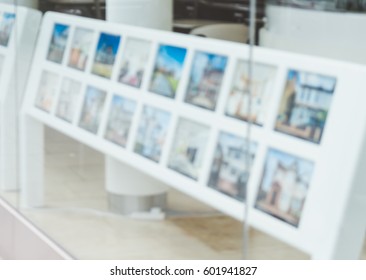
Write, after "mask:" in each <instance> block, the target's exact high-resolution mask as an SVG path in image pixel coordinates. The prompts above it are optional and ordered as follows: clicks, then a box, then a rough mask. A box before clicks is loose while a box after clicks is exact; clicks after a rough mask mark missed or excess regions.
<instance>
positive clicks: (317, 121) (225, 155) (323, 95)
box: [0, 24, 336, 227]
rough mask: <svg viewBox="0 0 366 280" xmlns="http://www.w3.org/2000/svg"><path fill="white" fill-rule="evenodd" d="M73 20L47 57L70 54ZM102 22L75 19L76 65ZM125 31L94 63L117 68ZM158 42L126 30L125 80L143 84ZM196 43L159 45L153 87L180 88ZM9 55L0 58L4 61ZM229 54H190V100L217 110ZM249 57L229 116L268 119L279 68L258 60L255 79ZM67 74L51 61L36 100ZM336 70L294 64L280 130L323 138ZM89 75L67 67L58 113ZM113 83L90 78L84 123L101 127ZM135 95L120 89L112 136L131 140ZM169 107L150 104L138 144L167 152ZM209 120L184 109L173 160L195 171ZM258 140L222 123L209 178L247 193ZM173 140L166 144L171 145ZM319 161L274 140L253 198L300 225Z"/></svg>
mask: <svg viewBox="0 0 366 280" xmlns="http://www.w3.org/2000/svg"><path fill="white" fill-rule="evenodd" d="M69 32H70V30H69V26H68V25H63V24H55V25H54V30H53V34H52V40H51V42H50V46H49V50H48V56H47V59H48V60H50V61H53V62H57V63H62V61H63V56H64V53H65V48H66V43H67V40H68V35H69ZM94 35H95V34H94V32H93V31H92V30H89V29H86V28H76V29H75V32H74V36H73V39H72V43H71V47H70V55H69V58H68V66H69V67H71V68H75V69H78V70H81V71H84V70H85V67H86V64H87V61H88V59H89V56H90V51H91V48H92V45H93V38H94ZM121 39H122V37H121V36H116V35H111V34H107V33H103V32H102V33H100V35H99V40H98V42H97V48H96V54H95V57H94V60H93V65H92V70H91V72H92V73H93V74H95V75H98V76H101V77H104V78H108V79H110V78H111V75H112V71H113V67H114V64H115V61H116V55H117V52H118V49H119V46H120V43H121ZM151 49H152V42H151V41H148V40H144V39H138V38H127V39H126V43H125V47H124V50H123V52H122V57H121V62H120V65H119V69H118V76H117V82H118V83H122V84H126V85H129V86H132V87H135V88H140V87H141V84H142V81H143V78H144V76H145V75H149V74H150V73H148V72H147V68H146V67H147V61H148V60H149V56H150V53H151ZM187 52H188V50H187V49H186V48H180V47H175V46H169V45H163V44H161V45H159V46H158V52H157V55H156V59H155V64H154V68H153V69H152V74H151V79H150V85H149V91H150V92H153V93H156V94H159V95H163V96H165V97H169V98H175V95H176V92H177V89H178V85H179V82H180V80H181V78H182V71H183V67H184V65H185V63H186V61H185V60H186V55H187ZM0 62H1V61H0ZM227 63H228V57H226V56H224V55H217V54H213V53H210V52H204V51H196V52H195V54H194V57H193V60H192V67H191V70H190V72H189V73H188V74H189V81H188V86H187V90H186V94H185V97H184V102H185V103H189V104H192V105H195V106H198V107H200V108H202V109H209V110H211V111H214V110H215V109H216V105H217V101H218V97H219V94H220V91H221V87H222V82H223V78H224V75H225V72H226V68H227ZM248 67H249V66H248V62H247V61H245V60H240V59H239V60H238V61H237V62H236V64H235V68H234V69H235V70H234V74H233V77H232V82H231V85H230V91H229V95H228V98H227V100H226V101H225V108H224V113H223V117H224V116H225V115H226V116H228V117H231V118H235V119H238V120H241V121H249V120H250V121H251V122H252V123H254V124H256V125H258V126H260V127H261V126H264V125H266V124H265V122H266V118H267V112H268V110H269V107H270V106H272V104H271V100H272V99H271V96H272V94H273V87H274V83H275V79H276V74H277V68H276V67H275V66H272V65H267V64H261V63H255V64H254V68H253V79H252V81H249V74H248ZM59 79H60V77H59V76H58V75H57V74H55V73H52V72H49V71H43V73H42V77H41V81H40V84H39V89H38V94H37V98H36V106H37V107H38V108H40V109H42V110H44V111H46V112H50V110H51V108H52V106H53V104H54V102H55V96H56V92H57V91H56V88H55V85H56V84H57V83H58V80H59ZM250 83H251V86H252V89H253V92H252V110H251V114H250V116H249V115H248V112H247V105H248V101H249V88H248V86H249V84H250ZM335 86H336V79H335V78H332V77H327V76H324V75H319V74H313V73H307V72H302V71H298V70H289V71H288V75H287V78H286V86H285V89H284V93H283V96H282V99H281V102H280V106H279V109H278V115H277V119H276V124H275V128H274V130H275V131H278V132H282V133H285V134H288V135H291V136H295V137H297V138H301V139H305V140H308V141H310V142H314V143H320V140H321V137H322V134H323V130H324V127H325V123H326V119H327V114H328V111H329V109H330V106H331V101H332V97H333V93H334V91H335ZM81 88H82V84H81V82H78V81H76V80H73V79H71V78H68V77H64V78H63V79H62V82H61V90H60V96H59V99H58V104H57V108H56V116H57V117H58V118H61V119H63V120H65V121H67V122H70V123H71V122H72V120H73V119H74V117H75V113H76V107H77V103H78V101H79V100H80V98H81V96H80V95H81ZM106 96H107V92H106V91H105V90H101V89H99V88H96V87H93V86H87V89H86V92H85V96H84V102H83V107H82V111H81V115H80V119H79V127H81V128H83V129H85V130H87V131H89V132H91V133H93V134H97V133H98V131H99V128H100V121H101V115H102V113H103V108H104V106H105V101H106ZM136 108H137V102H136V101H134V100H130V99H128V98H125V97H122V96H119V95H117V94H115V95H114V96H113V97H112V100H111V104H110V108H109V111H108V118H107V124H106V128H105V131H104V134H103V135H104V138H105V139H106V140H108V141H110V142H112V143H114V144H117V145H119V146H121V147H126V145H127V142H128V140H129V135H130V130H131V126H132V122H133V118H134V115H135V112H136ZM171 118H172V115H171V113H170V112H169V111H165V110H163V109H158V108H155V107H151V106H149V105H145V106H144V107H143V109H142V112H141V115H140V116H139V118H138V123H137V133H136V139H135V142H134V144H133V152H135V153H136V154H138V155H140V156H142V157H144V158H146V159H149V160H151V161H154V162H156V163H159V162H160V159H161V155H162V151H163V149H164V147H165V141H166V137H167V134H168V132H169V129H172V128H171V127H170V125H171ZM210 130H211V128H210V126H208V125H203V124H200V123H198V122H196V121H193V120H189V119H186V118H184V117H182V116H179V119H178V122H177V125H176V128H175V133H174V135H173V136H174V137H173V142H172V146H171V147H169V149H170V150H169V151H170V153H169V157H168V164H167V166H168V168H170V169H172V170H174V171H176V172H178V173H180V174H182V175H185V176H187V177H189V178H191V179H192V180H195V181H197V180H198V179H199V177H200V176H201V172H202V170H201V169H202V166H203V163H204V161H205V160H207V159H208V157H207V151H206V150H207V149H206V148H207V143H208V141H209V135H210ZM258 146H259V143H256V142H250V143H249V142H248V141H247V140H246V139H245V138H244V137H240V136H237V135H235V134H232V133H228V132H224V131H219V135H218V139H217V141H216V146H215V149H214V155H213V160H212V163H211V165H210V170H209V174H208V178H207V185H206V187H208V188H211V189H213V190H215V191H217V192H219V193H221V194H223V195H225V196H227V197H230V198H232V199H234V200H236V201H240V202H244V201H245V199H246V197H245V194H246V188H247V184H248V181H249V176H250V168H251V166H250V167H249V170H248V167H247V166H246V158H247V156H249V157H250V159H251V160H250V162H251V163H252V165H253V162H254V160H255V155H256V152H257V150H258ZM166 148H168V147H166ZM314 168H315V163H314V162H311V161H309V160H306V159H303V158H299V157H297V156H294V155H290V154H287V153H286V152H282V151H278V150H275V149H272V148H270V149H269V150H268V153H267V157H266V159H265V161H264V162H263V173H262V176H261V182H260V185H259V186H258V188H257V197H256V203H255V208H257V209H259V210H260V211H263V212H264V213H267V214H269V215H271V216H273V217H275V218H277V219H278V220H280V221H282V222H285V223H287V224H290V225H292V226H294V227H298V226H299V223H300V219H301V216H302V211H303V208H304V205H305V201H306V197H307V192H308V189H309V186H310V184H311V179H312V175H313V173H314Z"/></svg>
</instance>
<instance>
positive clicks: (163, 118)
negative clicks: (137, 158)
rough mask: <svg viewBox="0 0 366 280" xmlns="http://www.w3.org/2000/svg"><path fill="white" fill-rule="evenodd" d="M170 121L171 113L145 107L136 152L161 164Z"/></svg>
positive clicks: (137, 137) (138, 132) (140, 122)
mask: <svg viewBox="0 0 366 280" xmlns="http://www.w3.org/2000/svg"><path fill="white" fill-rule="evenodd" d="M170 119H171V114H170V113H168V112H166V111H163V110H160V109H157V108H154V107H150V106H144V109H143V111H142V115H141V118H140V121H139V128H138V130H137V136H136V143H135V152H136V153H138V154H140V155H142V156H144V157H146V158H149V159H151V160H153V161H155V162H159V161H160V156H161V153H162V151H163V148H164V144H165V141H166V136H167V133H168V129H169V126H170Z"/></svg>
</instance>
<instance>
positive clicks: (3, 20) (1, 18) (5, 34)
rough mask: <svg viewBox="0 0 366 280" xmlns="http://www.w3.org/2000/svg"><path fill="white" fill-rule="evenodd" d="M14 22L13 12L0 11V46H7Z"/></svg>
mask: <svg viewBox="0 0 366 280" xmlns="http://www.w3.org/2000/svg"><path fill="white" fill-rule="evenodd" d="M14 23H15V14H12V13H0V46H4V47H7V46H8V44H9V40H10V36H11V33H12V30H13V26H14Z"/></svg>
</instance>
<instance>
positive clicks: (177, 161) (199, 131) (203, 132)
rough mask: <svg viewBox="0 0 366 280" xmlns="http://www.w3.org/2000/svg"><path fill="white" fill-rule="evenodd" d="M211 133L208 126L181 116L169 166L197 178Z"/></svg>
mask: <svg viewBox="0 0 366 280" xmlns="http://www.w3.org/2000/svg"><path fill="white" fill-rule="evenodd" d="M209 133H210V129H209V127H208V126H206V125H202V124H200V123H197V122H194V121H191V120H187V119H184V118H181V119H180V120H179V121H178V124H177V128H176V130H175V136H174V141H173V146H172V148H171V150H170V156H169V163H168V167H169V168H171V169H173V170H175V171H177V172H179V173H181V174H183V175H186V176H188V177H190V178H192V179H194V180H197V179H198V177H199V175H200V171H201V168H202V164H203V161H204V159H205V156H206V148H207V147H206V143H207V140H208V138H209Z"/></svg>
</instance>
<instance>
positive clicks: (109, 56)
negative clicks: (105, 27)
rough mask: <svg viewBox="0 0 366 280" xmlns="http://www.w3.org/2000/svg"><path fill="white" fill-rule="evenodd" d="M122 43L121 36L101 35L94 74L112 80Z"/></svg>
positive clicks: (93, 69) (93, 68) (95, 58)
mask: <svg viewBox="0 0 366 280" xmlns="http://www.w3.org/2000/svg"><path fill="white" fill-rule="evenodd" d="M120 42H121V37H120V36H116V35H112V34H107V33H103V32H102V33H100V36H99V41H98V45H97V50H96V53H95V57H94V63H93V67H92V73H93V74H95V75H98V76H101V77H104V78H108V79H109V78H111V76H112V71H113V66H114V61H115V59H116V55H117V52H118V48H119V44H120Z"/></svg>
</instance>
